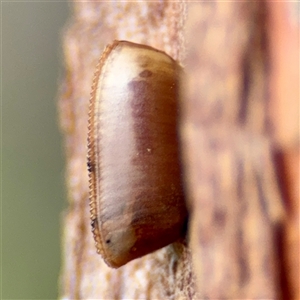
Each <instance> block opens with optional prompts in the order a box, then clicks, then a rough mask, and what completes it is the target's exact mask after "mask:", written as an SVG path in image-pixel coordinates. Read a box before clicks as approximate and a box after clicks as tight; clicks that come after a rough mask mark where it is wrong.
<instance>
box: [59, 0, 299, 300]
mask: <svg viewBox="0 0 300 300" xmlns="http://www.w3.org/2000/svg"><path fill="white" fill-rule="evenodd" d="M296 5H297V4H295V3H294V4H293V3H288V2H285V3H284V2H282V3H275V2H264V1H257V2H245V3H242V2H235V1H234V2H227V3H223V2H213V1H211V2H199V3H188V2H186V1H178V2H171V1H164V2H148V1H143V2H131V1H128V2H74V4H73V7H74V13H73V19H72V20H71V22H70V24H69V25H68V27H67V30H66V32H65V35H64V50H65V53H64V57H65V64H66V67H65V68H66V74H65V80H64V82H63V84H62V87H61V97H60V99H59V111H60V124H61V128H62V130H63V133H64V138H65V145H66V157H67V172H66V180H67V185H68V198H69V208H68V210H67V212H66V213H65V215H64V219H63V233H64V234H63V262H64V265H63V268H62V272H61V278H60V285H61V297H62V298H67V299H204V298H207V299H216V298H222V299H224V298H226V299H233V298H234V299H239V298H240V299H246V298H250V299H253V298H257V299H258V298H264V299H275V298H276V299H279V298H282V299H298V298H299V296H300V295H299V282H298V275H299V274H298V271H299V270H298V268H299V262H298V253H299V251H298V250H299V228H298V224H299V206H298V194H299V190H298V185H299V180H298V178H299V173H298V171H299V168H298V167H297V166H298V165H299V128H298V126H299V125H298V121H299V115H298V106H299V86H298V84H299V68H298V65H299V48H298V47H299V35H298V31H299V20H297V19H296V17H297V12H296V8H297V7H296ZM115 39H117V40H129V41H132V42H136V43H143V44H148V45H150V46H152V47H155V48H158V49H160V50H163V51H165V52H166V53H168V54H169V55H171V56H172V57H173V58H174V59H175V60H177V61H178V62H179V63H180V64H181V65H182V66H183V67H184V69H185V78H184V80H183V82H182V86H181V103H180V105H181V118H180V124H181V126H180V134H181V151H182V159H183V163H184V171H185V172H184V175H185V182H186V195H187V205H188V208H189V215H190V221H189V225H188V234H187V238H186V239H184V240H181V241H178V242H176V243H174V244H172V245H169V246H167V247H165V248H163V249H161V250H158V251H156V252H154V253H152V254H149V255H147V256H145V257H142V258H140V259H136V260H134V261H132V262H130V263H128V264H127V265H125V266H124V267H121V268H120V269H110V268H109V267H107V266H106V265H105V263H104V262H103V261H102V259H101V257H100V256H99V255H97V254H96V250H95V246H94V241H93V237H92V233H91V226H90V217H89V199H88V174H87V167H86V156H87V146H86V145H87V141H86V140H87V118H88V102H89V97H90V92H91V84H92V78H93V74H94V71H95V68H96V64H97V60H98V59H99V57H100V55H101V52H102V51H103V49H104V47H105V46H106V45H107V44H109V43H111V42H112V41H113V40H115Z"/></svg>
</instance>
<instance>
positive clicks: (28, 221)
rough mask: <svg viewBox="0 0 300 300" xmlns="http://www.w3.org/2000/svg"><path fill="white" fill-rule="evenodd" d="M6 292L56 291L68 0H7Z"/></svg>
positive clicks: (23, 295)
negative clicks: (60, 112)
mask: <svg viewBox="0 0 300 300" xmlns="http://www.w3.org/2000/svg"><path fill="white" fill-rule="evenodd" d="M1 9H2V12H1V19H2V20H1V21H2V30H1V34H2V36H1V40H2V49H1V50H2V61H1V75H2V78H1V79H2V80H1V81H2V116H1V122H2V134H1V135H2V136H1V140H2V145H1V148H2V166H1V170H2V178H1V181H2V186H1V191H2V197H1V198H2V199H1V200H2V201H1V206H2V207H1V215H2V220H1V221H2V224H1V234H2V240H1V248H2V249H1V250H2V251H1V254H2V257H1V258H2V261H1V271H2V272H1V277H2V278H1V285H2V286H1V287H0V289H1V299H56V298H57V296H58V275H59V271H60V267H61V261H60V259H61V256H60V243H61V215H62V211H63V209H64V208H65V207H66V203H67V201H66V192H65V186H64V182H65V179H64V150H63V144H62V137H61V134H60V132H59V125H58V117H57V103H56V102H57V91H58V86H59V80H60V79H61V78H62V77H63V63H62V60H63V59H62V58H63V56H62V50H61V44H62V43H61V37H62V29H63V26H64V25H65V24H66V23H67V20H68V17H69V14H70V7H69V6H68V4H67V2H41V1H38V2H25V1H24V2H22V1H21V2H9V1H8V2H1Z"/></svg>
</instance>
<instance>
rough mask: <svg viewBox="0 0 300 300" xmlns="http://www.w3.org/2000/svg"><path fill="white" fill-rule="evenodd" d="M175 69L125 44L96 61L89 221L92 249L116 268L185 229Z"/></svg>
mask: <svg viewBox="0 0 300 300" xmlns="http://www.w3.org/2000/svg"><path fill="white" fill-rule="evenodd" d="M179 76H180V68H179V67H178V65H177V64H176V62H175V61H174V60H173V59H172V58H170V57H169V56H168V55H166V54H165V53H163V52H161V51H158V50H155V49H153V48H151V47H148V46H144V45H138V44H134V43H130V42H125V41H121V42H120V41H115V42H114V43H113V44H112V45H111V46H108V47H107V48H106V49H105V51H104V53H103V55H102V57H101V59H100V62H99V65H98V68H97V71H96V74H95V78H94V83H93V90H92V98H91V102H90V115H89V136H88V149H89V150H88V168H89V176H90V205H91V219H92V228H93V233H94V238H95V241H96V246H97V251H98V252H99V253H100V254H101V255H102V257H103V258H104V260H105V261H106V263H107V264H108V265H110V266H112V267H120V266H122V265H124V264H126V263H127V262H129V261H130V260H132V259H135V258H137V257H140V256H143V255H145V254H148V253H150V252H152V251H155V250H157V249H159V248H161V247H163V246H165V245H167V244H169V243H172V242H173V241H175V240H177V239H178V238H179V237H180V236H182V234H183V233H184V227H185V222H186V217H187V213H186V208H185V202H184V196H183V189H182V182H181V170H180V163H179V152H178V138H177V119H178V107H177V106H178V99H177V97H178V80H179Z"/></svg>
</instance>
